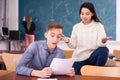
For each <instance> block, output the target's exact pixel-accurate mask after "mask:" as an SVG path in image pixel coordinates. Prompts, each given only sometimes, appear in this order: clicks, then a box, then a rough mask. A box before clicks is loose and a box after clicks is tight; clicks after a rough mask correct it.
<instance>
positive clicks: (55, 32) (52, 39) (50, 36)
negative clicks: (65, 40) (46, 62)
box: [45, 28, 62, 50]
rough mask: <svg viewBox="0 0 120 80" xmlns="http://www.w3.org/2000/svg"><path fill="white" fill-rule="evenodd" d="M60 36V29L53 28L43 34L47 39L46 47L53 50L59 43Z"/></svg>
mask: <svg viewBox="0 0 120 80" xmlns="http://www.w3.org/2000/svg"><path fill="white" fill-rule="evenodd" d="M61 36H62V29H56V28H53V29H51V30H48V31H47V32H46V33H45V37H46V38H47V46H48V48H49V49H50V50H54V48H55V47H56V46H57V44H58V42H59V41H60V39H61Z"/></svg>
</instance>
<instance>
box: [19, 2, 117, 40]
mask: <svg viewBox="0 0 120 80" xmlns="http://www.w3.org/2000/svg"><path fill="white" fill-rule="evenodd" d="M85 1H90V2H93V3H94V5H95V8H96V11H97V14H98V17H99V18H100V20H101V21H102V23H103V24H104V26H105V30H106V33H107V36H112V37H113V38H112V40H116V0H106V2H105V1H104V0H100V1H98V0H75V1H74V0H34V1H29V0H19V14H20V15H19V29H20V31H21V32H22V39H24V28H23V26H22V24H21V21H22V17H23V16H27V15H31V16H32V17H33V21H34V22H35V23H36V27H37V29H36V33H35V34H36V40H41V39H44V31H45V27H46V26H47V25H48V24H49V23H50V22H52V21H56V22H58V23H60V24H62V25H63V26H64V32H63V33H64V34H65V35H66V36H70V34H71V31H72V27H73V25H74V24H76V23H78V22H79V6H80V5H81V3H83V2H85ZM26 3H27V4H26Z"/></svg>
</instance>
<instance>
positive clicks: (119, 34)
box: [116, 0, 120, 41]
mask: <svg viewBox="0 0 120 80" xmlns="http://www.w3.org/2000/svg"><path fill="white" fill-rule="evenodd" d="M116 15H117V17H116V27H117V28H116V41H120V0H117V1H116Z"/></svg>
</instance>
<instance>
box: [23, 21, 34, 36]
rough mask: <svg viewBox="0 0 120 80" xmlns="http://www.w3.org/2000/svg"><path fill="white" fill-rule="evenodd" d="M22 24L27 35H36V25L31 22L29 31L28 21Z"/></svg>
mask: <svg viewBox="0 0 120 80" xmlns="http://www.w3.org/2000/svg"><path fill="white" fill-rule="evenodd" d="M22 24H23V26H24V28H25V32H26V34H34V33H35V23H34V22H31V26H30V29H29V30H28V29H27V22H26V21H22Z"/></svg>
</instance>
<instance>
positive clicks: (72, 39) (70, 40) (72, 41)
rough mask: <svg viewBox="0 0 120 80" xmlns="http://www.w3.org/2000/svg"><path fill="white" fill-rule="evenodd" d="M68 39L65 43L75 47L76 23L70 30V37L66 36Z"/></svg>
mask: <svg viewBox="0 0 120 80" xmlns="http://www.w3.org/2000/svg"><path fill="white" fill-rule="evenodd" d="M68 39H69V43H67V45H68V46H69V47H70V48H72V49H75V48H76V46H77V34H76V25H75V26H73V30H72V34H71V37H70V38H68Z"/></svg>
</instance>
